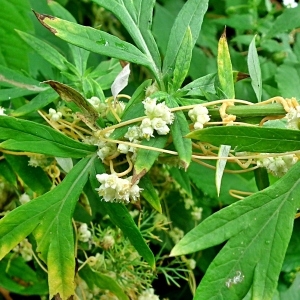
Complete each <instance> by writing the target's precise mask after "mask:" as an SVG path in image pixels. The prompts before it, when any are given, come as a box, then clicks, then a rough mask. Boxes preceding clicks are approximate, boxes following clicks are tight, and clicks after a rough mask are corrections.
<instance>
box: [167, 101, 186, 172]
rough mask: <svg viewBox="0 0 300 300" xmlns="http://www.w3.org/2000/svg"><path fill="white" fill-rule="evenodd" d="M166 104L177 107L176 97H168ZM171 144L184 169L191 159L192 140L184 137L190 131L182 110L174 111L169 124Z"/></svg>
mask: <svg viewBox="0 0 300 300" xmlns="http://www.w3.org/2000/svg"><path fill="white" fill-rule="evenodd" d="M166 104H167V106H168V107H169V108H174V107H178V104H177V102H176V99H174V98H173V97H171V96H170V97H168V98H167V99H166ZM170 128H171V133H172V138H173V144H174V146H175V149H176V151H177V152H178V156H179V159H180V161H181V164H182V166H183V168H184V169H185V170H186V169H187V168H188V166H189V164H190V162H191V160H192V141H191V140H190V139H187V138H185V136H186V135H187V134H188V133H189V132H190V128H189V123H188V121H187V119H186V117H185V115H184V113H183V112H182V111H177V112H175V118H174V121H173V123H172V124H171V125H170Z"/></svg>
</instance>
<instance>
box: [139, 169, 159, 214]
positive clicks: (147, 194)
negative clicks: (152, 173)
mask: <svg viewBox="0 0 300 300" xmlns="http://www.w3.org/2000/svg"><path fill="white" fill-rule="evenodd" d="M139 187H140V188H141V189H142V191H141V195H142V196H143V197H144V198H145V199H146V201H147V202H148V203H149V204H150V205H151V206H152V207H153V208H154V209H156V210H157V211H158V212H159V213H162V208H161V204H160V200H159V196H158V194H157V191H156V189H155V188H154V186H153V183H152V181H151V179H150V178H149V176H148V174H145V175H144V176H143V177H142V178H141V180H140V182H139Z"/></svg>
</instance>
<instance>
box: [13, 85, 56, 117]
mask: <svg viewBox="0 0 300 300" xmlns="http://www.w3.org/2000/svg"><path fill="white" fill-rule="evenodd" d="M57 98H58V96H57V93H56V92H55V91H53V90H52V89H48V90H45V91H44V92H41V93H39V94H38V95H37V96H35V97H34V98H32V99H31V100H30V102H28V103H26V104H25V105H23V106H21V107H19V108H17V109H16V110H14V111H13V112H12V113H11V114H10V115H11V116H13V117H20V116H24V115H26V114H29V113H32V112H34V111H37V110H39V109H41V108H43V107H45V106H47V105H48V104H50V103H52V102H53V101H54V100H56V99H57Z"/></svg>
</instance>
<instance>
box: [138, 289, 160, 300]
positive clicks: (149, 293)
mask: <svg viewBox="0 0 300 300" xmlns="http://www.w3.org/2000/svg"><path fill="white" fill-rule="evenodd" d="M138 300H159V297H158V296H157V295H155V294H154V289H152V288H150V289H147V290H145V291H143V293H142V294H141V295H139V296H138Z"/></svg>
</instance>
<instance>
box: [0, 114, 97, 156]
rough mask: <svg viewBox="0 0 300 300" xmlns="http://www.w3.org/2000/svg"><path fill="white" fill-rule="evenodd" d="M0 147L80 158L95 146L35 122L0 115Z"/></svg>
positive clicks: (93, 150) (88, 153)
mask: <svg viewBox="0 0 300 300" xmlns="http://www.w3.org/2000/svg"><path fill="white" fill-rule="evenodd" d="M0 140H4V142H2V143H0V148H3V149H7V150H14V151H28V152H33V153H41V154H45V155H49V156H57V157H72V158H81V157H85V156H87V155H90V154H93V153H94V152H95V151H96V147H95V146H92V145H87V144H83V143H80V142H77V141H75V140H73V139H71V138H69V137H67V136H65V135H63V134H62V133H60V132H57V131H56V130H54V129H52V128H50V127H48V126H45V125H41V124H38V123H35V122H31V121H26V120H21V119H15V118H13V117H7V116H0Z"/></svg>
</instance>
